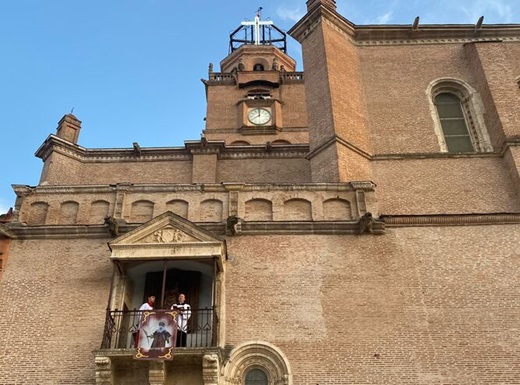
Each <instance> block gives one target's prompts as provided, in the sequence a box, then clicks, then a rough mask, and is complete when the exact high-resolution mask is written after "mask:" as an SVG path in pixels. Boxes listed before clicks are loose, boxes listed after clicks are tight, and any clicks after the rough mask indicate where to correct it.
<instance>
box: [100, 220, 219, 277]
mask: <svg viewBox="0 0 520 385" xmlns="http://www.w3.org/2000/svg"><path fill="white" fill-rule="evenodd" d="M109 247H110V249H111V251H112V255H111V256H110V259H112V260H150V259H213V258H217V260H218V262H219V266H221V267H222V263H223V260H224V259H225V251H226V248H225V243H224V240H222V239H220V238H219V237H217V236H216V235H214V234H212V233H210V232H209V231H207V230H205V229H203V228H201V227H199V226H197V225H196V224H194V223H193V222H190V221H188V220H187V219H184V218H182V217H180V216H178V215H176V214H174V213H172V212H170V211H168V212H166V213H164V214H161V215H159V216H158V217H156V218H154V219H152V220H150V221H149V222H147V223H144V224H143V225H141V226H139V227H138V228H136V229H134V230H132V231H130V232H128V233H126V234H124V235H122V236H120V237H118V238H116V239H114V240H113V241H111V242H109Z"/></svg>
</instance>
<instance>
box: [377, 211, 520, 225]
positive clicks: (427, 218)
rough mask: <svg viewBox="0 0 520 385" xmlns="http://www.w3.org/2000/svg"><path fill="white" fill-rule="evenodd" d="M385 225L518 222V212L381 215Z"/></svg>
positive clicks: (519, 214)
mask: <svg viewBox="0 0 520 385" xmlns="http://www.w3.org/2000/svg"><path fill="white" fill-rule="evenodd" d="M380 218H381V219H382V220H384V221H385V223H386V226H387V227H418V226H474V225H508V224H520V213H493V214H443V215H435V214H432V215H381V217H380Z"/></svg>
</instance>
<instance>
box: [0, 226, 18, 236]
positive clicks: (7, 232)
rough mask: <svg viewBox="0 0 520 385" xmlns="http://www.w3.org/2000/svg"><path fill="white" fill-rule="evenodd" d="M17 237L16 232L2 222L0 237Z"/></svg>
mask: <svg viewBox="0 0 520 385" xmlns="http://www.w3.org/2000/svg"><path fill="white" fill-rule="evenodd" d="M14 237H15V234H14V233H13V232H12V231H11V230H10V229H9V227H8V226H7V225H4V224H3V223H0V239H1V238H8V239H12V238H14Z"/></svg>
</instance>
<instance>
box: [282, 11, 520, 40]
mask: <svg viewBox="0 0 520 385" xmlns="http://www.w3.org/2000/svg"><path fill="white" fill-rule="evenodd" d="M322 21H325V22H327V23H328V24H329V25H331V26H333V27H334V28H335V29H336V30H337V31H338V32H340V33H342V34H343V35H344V36H345V37H346V38H347V39H348V40H350V41H351V42H353V43H354V44H357V45H360V46H378V45H405V44H414V45H418V44H456V43H457V44H464V43H478V42H518V41H520V24H484V25H474V24H424V25H421V24H420V23H419V21H418V20H417V21H418V23H417V25H414V24H409V25H355V24H354V23H352V22H350V21H349V20H348V19H346V18H344V17H343V16H341V15H340V14H339V13H337V12H336V11H334V10H331V9H329V8H327V7H325V6H323V5H318V6H317V7H315V8H313V9H311V10H310V11H309V12H308V13H307V14H306V15H305V16H304V17H303V18H302V19H301V20H300V21H299V22H298V23H296V25H295V26H294V27H292V28H291V29H290V30H289V32H288V33H289V35H291V36H292V37H293V38H295V39H296V40H298V41H299V42H300V43H301V42H302V41H303V40H305V38H306V37H307V36H308V35H309V34H310V33H312V31H314V30H315V29H316V27H317V26H318V25H319V24H320V23H321V22H322Z"/></svg>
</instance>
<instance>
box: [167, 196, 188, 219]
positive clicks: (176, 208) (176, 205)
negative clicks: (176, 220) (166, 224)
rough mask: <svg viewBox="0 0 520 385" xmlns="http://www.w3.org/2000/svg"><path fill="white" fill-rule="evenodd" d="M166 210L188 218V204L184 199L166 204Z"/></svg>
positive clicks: (173, 200)
mask: <svg viewBox="0 0 520 385" xmlns="http://www.w3.org/2000/svg"><path fill="white" fill-rule="evenodd" d="M166 210H168V211H171V212H172V213H174V214H177V215H178V216H180V217H183V218H186V219H187V218H188V202H186V201H185V200H182V199H172V200H171V201H169V202H167V203H166Z"/></svg>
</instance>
